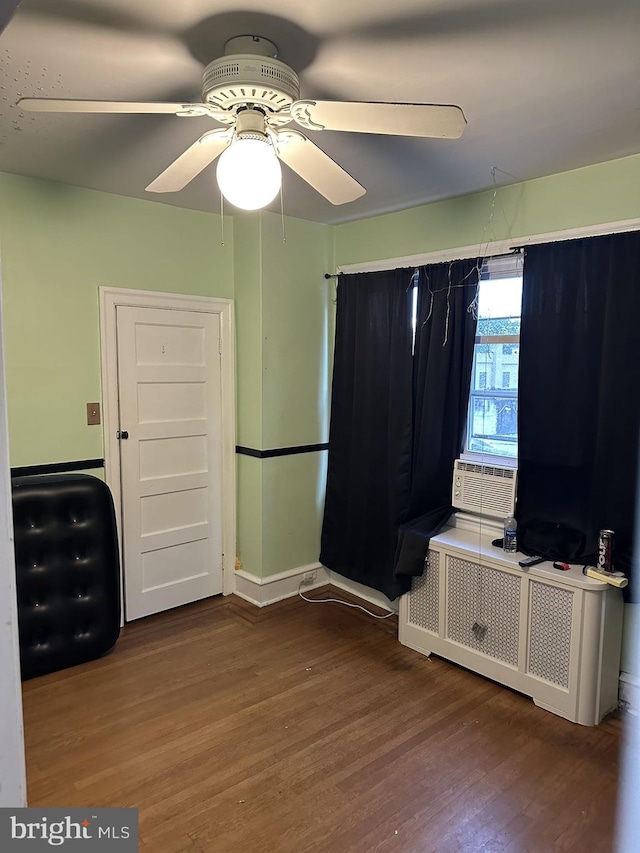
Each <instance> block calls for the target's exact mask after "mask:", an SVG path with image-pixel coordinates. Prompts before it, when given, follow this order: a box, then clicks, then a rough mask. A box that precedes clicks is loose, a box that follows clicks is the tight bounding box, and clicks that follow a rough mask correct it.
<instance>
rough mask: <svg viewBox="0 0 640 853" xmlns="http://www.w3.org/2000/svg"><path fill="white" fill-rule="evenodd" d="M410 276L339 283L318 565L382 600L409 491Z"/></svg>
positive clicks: (396, 273) (388, 590)
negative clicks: (378, 594)
mask: <svg viewBox="0 0 640 853" xmlns="http://www.w3.org/2000/svg"><path fill="white" fill-rule="evenodd" d="M413 272H414V271H413V269H400V270H391V271H385V272H376V273H363V274H358V275H349V276H344V275H342V276H340V277H339V280H338V291H337V313H336V336H335V355H334V366H333V385H332V392H331V425H330V430H329V458H328V471H327V492H326V499H325V510H324V521H323V527H322V542H321V553H320V560H321V562H322V563H323V565H325V566H326V567H327V568H329V569H331V570H332V571H335V572H338V573H339V574H341V575H344V576H345V577H348V578H350V579H351V580H354V581H357V582H358V583H362V584H366V585H367V586H370V587H372V588H373V589H377V590H379V591H380V592H382V593H384V594H385V595H386V596H387V597H388V598H395V597H396V595H397V591H396V588H395V582H394V577H393V565H394V555H395V549H396V541H397V533H398V526H399V524H400V522H401V521H402V519H403V518H404V516H405V512H406V509H407V502H408V498H409V488H410V478H411V472H410V464H411V381H412V353H411V346H412V336H413V330H412V300H413V294H412V291H413V287H412V276H413Z"/></svg>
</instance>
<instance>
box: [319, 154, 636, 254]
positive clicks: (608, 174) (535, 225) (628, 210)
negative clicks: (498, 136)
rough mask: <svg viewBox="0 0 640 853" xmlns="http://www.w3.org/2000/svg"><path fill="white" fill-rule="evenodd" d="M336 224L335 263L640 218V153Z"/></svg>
mask: <svg viewBox="0 0 640 853" xmlns="http://www.w3.org/2000/svg"><path fill="white" fill-rule="evenodd" d="M493 195H494V193H493V190H491V191H488V192H483V193H476V194H474V195H468V196H462V197H460V198H454V199H449V200H448V201H441V202H436V203H434V204H428V205H424V206H422V207H416V208H413V209H412V210H405V211H401V212H399V213H390V214H387V215H385V216H377V217H374V218H372V219H365V220H360V221H358V222H349V223H346V224H344V225H338V226H337V227H336V264H337V265H338V266H340V265H344V264H353V263H363V262H366V261H375V260H382V259H387V258H399V257H402V256H404V255H413V254H420V253H423V252H431V251H437V250H439V249H450V248H456V247H459V246H475V245H477V246H478V247H481V246H483V245H484V244H485V243H487V242H489V241H492V240H505V239H507V238H509V237H516V238H517V237H528V236H533V235H536V234H544V233H548V232H554V231H562V230H565V229H568V228H579V227H583V226H588V225H599V224H601V223H607V222H617V221H620V220H626V219H633V218H634V217H638V216H640V154H636V155H634V156H633V157H624V158H622V159H620V160H612V161H610V162H608V163H600V164H598V165H595V166H587V167H586V168H583V169H576V170H574V171H572V172H563V173H562V174H559V175H550V176H549V177H546V178H537V179H536V180H533V181H525V182H523V183H519V184H513V185H512V186H508V187H501V188H500V189H499V190H498V193H497V196H496V203H495V207H494V212H493V219H492V222H491V224H490V225H489V220H490V216H491V207H492V202H493Z"/></svg>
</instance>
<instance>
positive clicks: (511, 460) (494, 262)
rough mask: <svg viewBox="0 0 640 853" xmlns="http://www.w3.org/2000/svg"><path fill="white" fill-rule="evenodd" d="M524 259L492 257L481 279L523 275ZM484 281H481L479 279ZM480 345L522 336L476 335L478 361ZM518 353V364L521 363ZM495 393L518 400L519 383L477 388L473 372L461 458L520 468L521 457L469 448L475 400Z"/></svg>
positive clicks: (513, 340) (511, 341)
mask: <svg viewBox="0 0 640 853" xmlns="http://www.w3.org/2000/svg"><path fill="white" fill-rule="evenodd" d="M523 266H524V264H523V258H522V256H521V255H509V256H507V257H505V256H498V257H496V258H488V259H487V260H486V261H485V263H484V264H483V268H482V274H481V278H480V281H490V280H492V279H493V280H494V281H495V280H498V279H504V278H519V277H521V276H522V271H523ZM479 283H480V282H479ZM478 344H518V345H519V344H520V335H519V334H518V335H476V337H475V341H474V363H475V358H476V350H475V347H476V346H477V345H478ZM519 358H520V356H519V354H518V364H519ZM492 395H495V396H500V397H510V398H513V399H514V400H515V401H516V402H517V401H518V384H517V383H516V386H515V387H514V388H505V389H500V390H496V391H487V389H477V391H474V388H473V372H472V375H471V380H470V384H469V402H468V404H467V417H466V428H465V435H464V441H463V446H462V450H461V452H460V459H463V460H465V461H467V462H475V463H481V464H489V465H500V466H503V467H507V468H514V469H515V468H517V467H518V456H517V454H516V456H502V455H500V454H498V453H490V452H489V451H486V450H468V449H467V441H468V438H469V434H470V429H471V420H472V417H473V402H474V399H479V398H483V399H486V398H487V397H490V396H492Z"/></svg>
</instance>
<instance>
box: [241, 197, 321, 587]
mask: <svg viewBox="0 0 640 853" xmlns="http://www.w3.org/2000/svg"><path fill="white" fill-rule="evenodd" d="M282 229H283V222H282V218H281V217H280V216H277V215H275V214H272V213H269V212H263V213H259V214H242V215H237V216H236V217H235V230H234V239H235V244H234V250H235V255H236V268H235V273H236V275H235V298H236V310H237V318H238V319H237V327H238V351H239V356H238V358H239V363H241V365H242V369H239V371H238V443H239V444H240V445H242V446H245V447H250V448H252V449H254V450H271V449H275V448H282V447H296V446H301V445H309V444H319V443H322V442H326V441H327V436H328V401H327V394H328V389H329V375H328V370H329V352H330V350H331V346H332V342H331V332H330V316H331V314H332V310H333V306H332V304H331V291H332V286H331V282H330V281H327V280H326V279H325V278H324V274H325V272H328V271H330V270H332V269H333V267H334V265H335V262H334V259H333V229H332V228H330V227H329V226H326V225H320V224H318V223H313V222H306V221H302V220H299V219H292V218H290V217H285V220H284V229H285V240H283V230H282ZM243 318H244V319H243ZM243 328H244V329H246V330H247V334H246V335H245V334H244V332H243ZM249 329H251V330H252V334H251V335H250V336H249V334H248V330H249ZM325 465H326V451H324V452H323V451H314V452H310V453H300V454H295V455H290V456H277V457H270V458H265V459H259V458H255V457H251V456H242V457H239V459H238V478H239V499H238V509H239V513H238V514H239V518H240V522H239V527H238V554H239V558H240V561H241V562H242V566H243V568H244V569H246V570H247V571H250V572H252V573H254V574H258V575H261V576H267V575H272V574H277V573H278V572H282V571H286V570H287V569H291V568H296V567H297V566H301V565H307V564H309V563H315V562H317V560H318V554H319V550H320V524H321V519H322V507H323V494H324V481H325V476H326V469H325ZM258 490H259V493H260V494H261V501H256V493H257V492H258Z"/></svg>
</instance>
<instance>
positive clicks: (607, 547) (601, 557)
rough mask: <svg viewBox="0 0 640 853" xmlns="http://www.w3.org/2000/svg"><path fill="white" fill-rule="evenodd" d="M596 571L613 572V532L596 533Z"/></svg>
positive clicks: (602, 531)
mask: <svg viewBox="0 0 640 853" xmlns="http://www.w3.org/2000/svg"><path fill="white" fill-rule="evenodd" d="M598 569H599V571H601V572H612V571H613V530H601V531H600V533H598Z"/></svg>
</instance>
